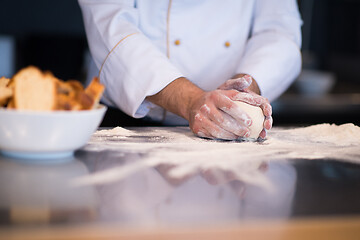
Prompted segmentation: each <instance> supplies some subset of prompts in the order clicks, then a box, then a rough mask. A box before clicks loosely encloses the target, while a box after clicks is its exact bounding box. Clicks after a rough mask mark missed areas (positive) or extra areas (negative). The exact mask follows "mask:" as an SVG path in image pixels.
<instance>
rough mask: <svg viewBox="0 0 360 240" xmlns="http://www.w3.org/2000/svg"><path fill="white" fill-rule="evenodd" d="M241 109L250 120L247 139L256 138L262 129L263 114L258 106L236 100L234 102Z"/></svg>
mask: <svg viewBox="0 0 360 240" xmlns="http://www.w3.org/2000/svg"><path fill="white" fill-rule="evenodd" d="M235 103H236V104H237V105H238V106H239V107H240V108H241V109H242V110H243V111H245V112H246V113H247V114H248V115H249V117H250V118H251V120H252V125H251V126H250V127H249V129H250V137H249V138H248V140H256V139H258V137H259V135H260V133H261V131H262V130H263V129H264V119H265V117H264V114H263V111H262V110H261V108H260V107H256V106H252V105H250V104H247V103H244V102H240V101H236V102H235Z"/></svg>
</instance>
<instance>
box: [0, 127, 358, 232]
mask: <svg viewBox="0 0 360 240" xmlns="http://www.w3.org/2000/svg"><path fill="white" fill-rule="evenodd" d="M165 129H166V131H167V132H169V133H171V134H170V135H164V134H163V132H164V128H152V127H148V128H134V129H131V131H132V132H133V133H134V134H132V135H131V136H130V137H127V138H123V137H121V136H120V135H116V136H106V135H101V134H100V135H98V136H97V137H96V139H94V138H93V139H92V140H90V142H89V144H88V145H87V146H86V147H84V148H83V149H80V150H79V151H77V152H76V154H75V156H74V157H73V158H69V159H63V161H61V162H58V163H49V162H47V163H46V162H45V163H44V162H42V163H40V162H36V163H29V162H27V161H25V160H19V159H9V158H6V157H3V156H1V157H0V239H8V238H12V239H78V238H83V239H89V238H90V237H91V236H92V237H94V238H98V239H102V238H110V239H113V238H120V239H121V238H123V239H159V238H158V237H159V236H163V238H162V239H192V237H194V236H198V237H207V238H208V239H219V238H222V237H224V236H228V237H229V239H231V238H232V239H238V238H239V236H240V235H243V234H245V236H257V237H260V236H262V234H268V235H267V236H268V237H269V238H271V239H279V238H280V236H288V239H298V238H297V237H299V236H306V234H309V233H311V231H313V230H314V228H312V227H311V226H319V228H318V229H317V230H318V231H319V232H317V234H318V236H320V238H321V236H323V237H324V238H327V237H329V235H328V234H329V229H332V231H335V233H337V234H340V233H343V232H346V231H348V232H349V231H350V232H351V233H352V234H358V235H357V237H358V236H360V235H359V234H360V205H359V202H360V192H359V191H358V190H359V189H360V165H357V164H354V163H349V162H341V161H333V160H330V159H313V160H311V161H310V160H306V159H296V160H294V159H293V160H291V159H285V160H286V161H283V160H282V161H255V160H254V161H253V162H249V161H246V164H245V163H242V164H236V165H234V164H230V165H228V166H230V167H229V168H226V164H225V165H224V164H220V165H219V164H214V161H215V160H216V159H217V160H216V162H218V161H223V162H225V161H227V160H229V161H230V160H231V159H232V158H234V159H238V161H237V162H241V159H242V158H241V156H240V155H236V154H238V153H239V152H237V151H235V150H233V151H232V152H231V153H234V154H230V155H226V154H222V153H221V151H220V153H221V154H220V155H217V156H215V158H216V159H215V160H214V151H211V149H208V154H209V155H208V158H201V159H202V160H201V161H207V159H209V161H208V162H207V163H204V164H202V166H206V167H202V168H199V167H196V166H194V165H192V164H191V158H189V159H190V160H189V161H187V162H186V164H181V163H179V164H178V163H176V161H175V162H174V161H171V159H168V161H167V160H166V159H165V160H164V159H162V160H161V161H158V159H157V158H159V159H161V158H162V156H163V157H164V158H168V157H169V156H174V157H175V160H176V155H170V154H168V153H169V151H170V150H171V149H176V151H175V152H172V153H176V152H178V154H179V156H180V155H181V156H186V153H187V152H189V153H190V155H191V157H196V156H199V155H196V154H195V152H192V151H190V150H189V149H191V145H193V146H192V147H194V144H195V142H194V143H191V141H190V139H192V138H193V136H192V133H191V132H190V130H189V129H188V128H165ZM149 133H151V134H149ZM173 134H175V135H176V136H183V137H184V138H183V139H182V141H190V144H189V145H184V144H182V142H181V141H176V140H174V139H172V138H171V136H174V135H173ZM122 136H123V135H122ZM169 136H170V137H169ZM187 138H188V140H186V139H187ZM196 141H197V140H196ZM202 141H205V142H206V141H209V140H205V139H203V140H202ZM100 143H101V144H100ZM105 143H106V144H105ZM155 143H161V144H158V145H156V144H155ZM230 144H231V148H232V149H238V148H242V146H248V145H246V144H245V143H244V144H243V143H239V142H225V143H224V142H216V141H211V144H210V145H208V146H212V147H213V148H215V147H216V146H218V147H219V148H224V149H226V148H227V146H228V147H229V146H230ZM242 144H243V145H242ZM254 144H266V141H265V142H264V143H254ZM233 147H234V148H233ZM229 149H230V148H229ZM202 150H204V149H202ZM166 152H167V153H166ZM170 152H171V151H170ZM153 153H156V154H153ZM162 153H164V154H163V155H162ZM165 153H166V154H165ZM203 154H206V151H203ZM359 154H360V151H359ZM359 154H358V155H357V156H355V158H356V159H360V155H359ZM211 155H212V156H211ZM280 155H281V153H279V156H280ZM149 156H151V158H149ZM154 156H156V158H154ZM202 156H204V155H202ZM229 156H232V157H229ZM149 159H150V161H149ZM269 159H272V160H274V157H271V156H269ZM197 162H199V161H197ZM209 162H212V164H210V163H209ZM314 224H315V225H314ZM334 226H335V227H334ZM294 229H295V230H294ZM317 230H316V231H317ZM330 232H331V231H330ZM91 234H92V235H91ZM246 234H247V235H246ZM287 234H288V235H287ZM304 234H305V235H304ZM330 235H331V234H330ZM181 236H183V237H181ZM271 236H272V237H271ZM341 236H343V235H340V237H341ZM332 237H333V238H331V236H330V237H329V238H327V239H341V238H334V237H336V235H332ZM347 239H356V235H354V236H353V237H352V238H347Z"/></svg>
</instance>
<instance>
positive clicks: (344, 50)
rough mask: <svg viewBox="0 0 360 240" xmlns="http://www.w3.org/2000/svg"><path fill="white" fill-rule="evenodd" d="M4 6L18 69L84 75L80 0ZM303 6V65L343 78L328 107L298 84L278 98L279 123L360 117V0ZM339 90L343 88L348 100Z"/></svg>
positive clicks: (12, 0) (1, 31) (1, 27)
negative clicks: (306, 94) (33, 67)
mask: <svg viewBox="0 0 360 240" xmlns="http://www.w3.org/2000/svg"><path fill="white" fill-rule="evenodd" d="M0 6H1V7H0V16H1V23H0V36H10V37H12V38H13V39H14V42H15V61H14V69H13V71H14V72H16V71H17V70H18V69H20V68H22V67H25V66H28V65H36V66H38V67H40V68H41V69H43V70H50V71H52V72H53V73H54V74H55V75H56V76H57V77H59V78H61V79H64V80H67V79H78V80H80V81H84V79H85V74H86V64H85V62H86V60H85V59H86V58H85V55H86V54H85V53H86V52H87V41H86V36H85V30H84V26H83V20H82V14H81V10H80V7H79V5H78V2H77V1H76V0H62V1H52V0H31V1H29V0H0ZM299 9H300V12H301V15H302V18H303V21H304V25H303V28H302V31H303V46H302V52H303V68H304V69H313V70H319V71H326V72H331V73H333V74H334V75H335V76H336V80H337V81H336V84H335V86H334V87H333V88H332V90H331V92H330V94H332V95H331V101H330V102H329V101H326V104H325V105H326V106H325V107H324V106H322V105H321V104H320V105H319V102H321V101H324V97H322V98H321V99H320V98H319V99H317V100H314V101H312V100H311V101H310V103H309V99H308V98H306V97H304V96H301V94H299V93H298V92H297V90H296V88H294V87H293V86H292V87H291V88H290V89H289V90H288V91H287V93H286V94H284V97H281V98H280V99H279V101H277V102H275V103H274V119H275V120H276V121H275V123H278V124H297V123H303V124H311V123H317V122H324V121H327V120H328V121H327V122H334V123H343V122H354V123H359V120H358V119H360V116H359V114H360V107H359V106H360V99H356V101H354V96H355V97H358V96H356V95H354V94H359V93H360V1H359V0H302V1H301V0H300V1H299ZM0 55H1V53H0ZM0 63H1V62H0ZM0 74H1V73H0ZM293 94H295V98H294V97H293V96H294V95H293ZM334 94H342V98H341V99H342V100H341V101H342V105H340V106H339V102H340V101H338V100H337V98H334V96H336V95H334ZM344 94H345V95H344ZM346 94H347V95H346ZM287 95H291V96H292V97H291V98H287V97H286V96H287ZM344 96H345V97H344ZM334 102H335V103H337V106H336V109H337V110H336V111H335V110H334V109H335V108H334V107H332V106H333V105H334V104H333V103H334ZM335 105H336V104H335ZM350 105H351V106H352V107H351V108H349V106H350ZM314 106H315V108H314ZM294 109H296V111H295V110H294ZM301 109H302V110H301ZM317 109H326V112H322V111H320V112H319V111H318V110H317ZM339 109H341V110H342V111H340V112H339ZM345 109H347V110H346V112H345Z"/></svg>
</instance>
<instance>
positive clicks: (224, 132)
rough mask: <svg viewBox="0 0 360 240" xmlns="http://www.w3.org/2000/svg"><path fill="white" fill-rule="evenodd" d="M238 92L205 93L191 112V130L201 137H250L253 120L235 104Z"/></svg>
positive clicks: (193, 104) (195, 102) (196, 100)
mask: <svg viewBox="0 0 360 240" xmlns="http://www.w3.org/2000/svg"><path fill="white" fill-rule="evenodd" d="M238 94H239V92H238V91H237V90H221V89H217V90H214V91H210V92H203V94H201V95H200V96H199V97H198V98H196V99H195V100H193V103H192V104H191V105H190V111H189V124H190V128H191V130H192V131H193V132H194V133H195V134H196V135H198V136H199V137H204V138H211V139H225V140H236V139H238V138H246V137H249V136H250V131H249V126H250V125H251V123H252V120H251V118H250V117H249V116H248V115H247V114H246V113H245V112H244V111H243V110H242V109H241V108H240V107H238V105H237V104H235V102H234V100H236V99H237V95H238Z"/></svg>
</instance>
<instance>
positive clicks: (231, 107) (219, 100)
mask: <svg viewBox="0 0 360 240" xmlns="http://www.w3.org/2000/svg"><path fill="white" fill-rule="evenodd" d="M237 93H238V92H237V91H234V92H232V91H228V92H227V93H225V94H217V95H216V96H214V98H216V99H213V100H214V101H213V102H214V104H215V106H216V107H217V108H218V109H221V110H222V111H224V112H225V113H227V114H228V115H230V116H231V117H232V118H234V119H235V120H236V121H237V122H238V124H241V125H242V126H244V127H249V126H250V125H251V124H252V120H251V118H250V117H249V115H248V114H247V113H246V112H245V111H243V110H242V109H241V108H240V107H239V106H238V105H237V104H236V103H235V102H234V101H232V100H231V99H230V97H233V95H234V94H237Z"/></svg>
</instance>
